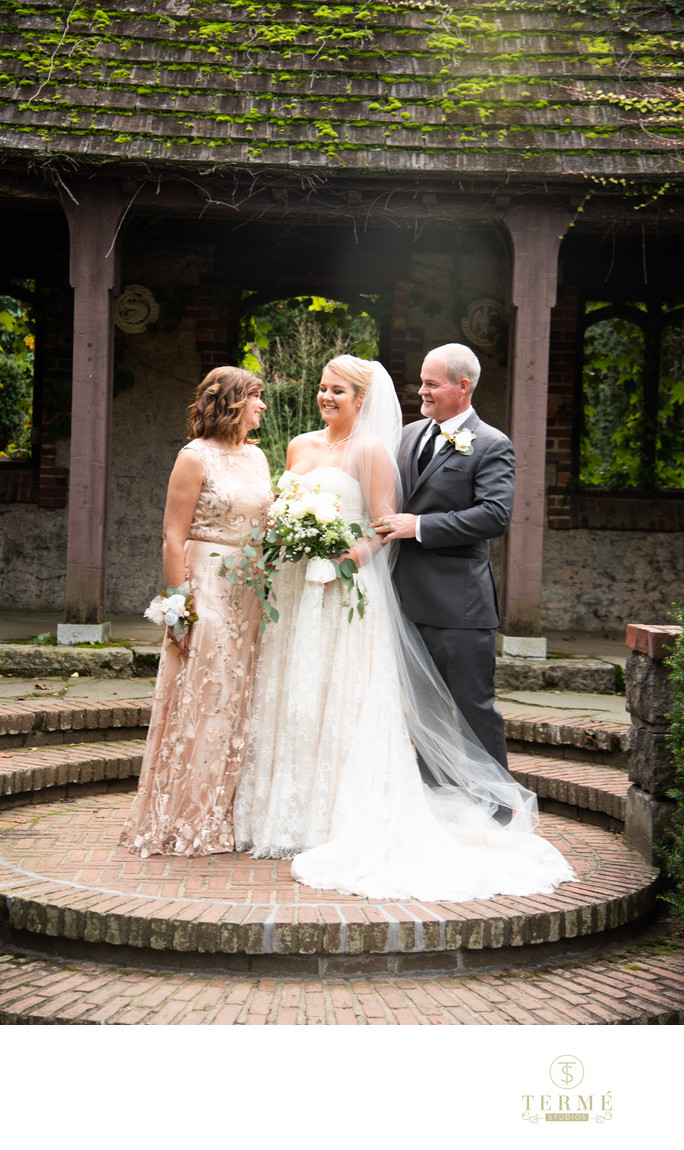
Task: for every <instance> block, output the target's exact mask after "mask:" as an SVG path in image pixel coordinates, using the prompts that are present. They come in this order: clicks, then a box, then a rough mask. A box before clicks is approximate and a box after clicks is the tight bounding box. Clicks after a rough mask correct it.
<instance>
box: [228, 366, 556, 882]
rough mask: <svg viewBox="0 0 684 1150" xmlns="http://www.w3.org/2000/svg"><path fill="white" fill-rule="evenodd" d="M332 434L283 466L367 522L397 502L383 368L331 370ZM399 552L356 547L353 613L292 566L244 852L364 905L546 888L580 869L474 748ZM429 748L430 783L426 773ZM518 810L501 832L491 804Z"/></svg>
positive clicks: (245, 815)
mask: <svg viewBox="0 0 684 1150" xmlns="http://www.w3.org/2000/svg"><path fill="white" fill-rule="evenodd" d="M318 405H319V408H320V411H321V416H322V418H323V421H324V423H325V424H326V426H325V427H324V429H323V430H322V431H316V432H311V433H309V434H307V435H302V436H299V437H298V438H297V439H294V440H293V441H292V443H291V444H290V446H289V449H288V457H287V467H288V471H290V472H292V473H294V474H295V475H296V476H297V478H298V479H299V481H300V482H301V483H302V484H303V485H305V486H307V487H310V488H311V489H315V488H316V487H320V488H321V489H324V490H326V491H332V492H333V493H334V494H336V495H338V496H339V498H340V500H341V503H342V514H343V515H344V516H345V518H347V519H348V520H350V521H353V522H358V523H361V524H365V525H367V524H369V523H372V522H374V521H376V520H378V519H380V520H381V519H382V517H383V515H388V514H390V513H392V512H393V511H394V510H396V508H397V504H398V493H399V487H398V478H397V471H396V465H395V462H394V460H395V456H396V452H397V449H398V446H399V439H400V435H401V411H400V408H399V403H398V401H397V398H396V394H395V391H394V386H393V384H392V381H391V379H390V377H389V376H388V374H387V372H386V371H385V370H384V368H382V367H381V365H380V364H374V363H368V362H366V361H364V360H360V359H357V358H356V357H353V356H340V357H338V358H336V359H334V360H331V361H330V363H328V364H327V366H326V367H325V369H324V371H323V375H322V378H321V383H320V387H319V392H318ZM392 546H393V545H392V544H389V545H385V546H384V547H383V546H382V544H381V541H380V538H379V537H378V536H376V537H375V538H371V539H361V540H359V541H358V542H357V544H356V545H355V547H354V548H353V550H352V551H351V552H350V555H351V557H352V558H353V559H354V560H355V561H356V562H357V565H358V567H359V576H358V578H359V582H360V586H361V588H362V590H363V592H364V594H365V597H366V608H365V611H364V614H363V617H359V616H358V614H354V615H353V617H352V618H351V621H350V620H349V604H348V603H347V601H346V593H345V591H344V589H343V587H342V585H341V583H340V582H339V580H333V581H332V582H329V583H328V584H326V586H325V589H323V588H322V587H321V586H320V584H316V583H313V582H309V581H308V580H307V564H306V562H305V561H300V562H299V563H296V564H286V565H285V567H284V568H282V569H281V572H280V574H279V576H278V579H277V581H276V587H275V589H276V593H277V605H278V610H279V612H280V619H279V621H278V623H277V624H274V625H272V626H269V627H268V628H267V631H266V634H265V635H264V640H263V644H262V649H261V655H260V658H259V664H258V668H257V676H256V682H255V690H254V700H253V712H252V734H251V736H250V741H249V745H248V749H247V753H246V756H245V763H244V768H243V773H242V775H241V778H240V783H239V786H238V792H237V796H236V803H235V834H236V846H237V848H238V849H246V850H251V852H252V853H253V855H254V856H255V857H257V858H262V857H270V858H292V859H293V862H292V874H293V875H294V877H295V878H296V879H298V880H299V881H301V882H303V883H306V885H308V886H310V887H314V888H325V889H335V890H339V891H341V892H343V893H345V894H346V893H351V894H357V895H360V896H365V897H368V898H408V897H413V898H420V899H425V900H429V901H434V900H436V899H449V900H455V901H462V900H465V899H470V898H487V897H491V896H493V895H495V894H511V895H525V894H532V893H537V892H549V891H551V890H553V889H554V888H555V887H556V886H557V885H558V884H559V883H560V882H563V881H564V880H567V879H572V878H573V877H574V876H573V871H572V869H571V867H570V866H569V864H568V863H567V862H566V860H565V859H564V857H563V856H562V855H561V854H560V853H559V851H557V850H556V849H555V847H553V846H552V845H551V844H550V843H547V842H546V841H544V840H543V839H542V838H540V837H538V836H537V835H535V834H534V833H533V832H534V827H535V824H536V820H537V816H536V799H535V796H534V795H532V794H531V793H530V792H529V791H526V790H524V789H523V788H522V787H520V786H518V784H517V783H516V782H515V781H514V780H513V779H512V777H511V776H510V775H509V774H508V772H507V771H505V770H504V768H503V767H501V766H500V764H499V763H497V762H495V761H494V760H493V759H492V758H491V756H490V755H489V754H488V753H487V752H486V751H485V750H484V749H483V748H482V746H481V745H480V744H479V743H478V742H477V741H476V740H475V737H474V736H473V735H472V734H471V733H470V732H469V730H468V729H467V727H466V725H465V723H464V721H463V720H462V718H461V717H460V716H459V715H458V714H457V713H456V711H455V708H454V704H453V700H452V698H451V695H450V694H449V692H448V690H447V688H446V686H445V684H444V683H443V682H442V680H441V679H440V677H439V675H438V673H437V672H436V670H435V668H434V664H433V663H432V661H431V659H430V656H429V654H428V652H427V650H426V648H425V647H424V645H423V643H422V640H421V639H420V637H419V635H418V633H417V631H416V630H415V628H414V627H413V626H412V624H410V623H409V622H408V621H407V620H406V619H405V618H404V616H403V615H402V612H401V610H400V608H399V605H398V602H397V598H396V594H395V592H394V588H393V584H392V579H391V548H392ZM418 755H419V756H420V760H421V764H422V768H423V773H424V774H426V775H427V777H428V778H429V784H430V785H428V784H427V783H425V782H424V781H423V778H422V777H421V769H420V768H419V765H418V758H417V756H418ZM502 810H505V811H506V812H507V817H508V820H509V821H508V823H507V825H506V826H502V825H500V823H499V822H498V821H497V819H496V817H495V816H496V815H497V813H499V818H501V813H500V812H501V811H502Z"/></svg>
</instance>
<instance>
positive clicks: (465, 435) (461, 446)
mask: <svg viewBox="0 0 684 1150" xmlns="http://www.w3.org/2000/svg"><path fill="white" fill-rule="evenodd" d="M442 435H443V436H444V438H445V439H447V440H448V441H449V443H450V444H451V446H452V447H453V448H454V450H455V451H459V452H460V453H461V455H472V454H473V452H474V450H475V448H474V447H473V440H474V439H477V436H476V435H475V434H474V432H472V431H469V430H468V428H467V427H461V428H460V429H459V430H458V431H451V432H449V431H443V432H442ZM448 450H449V448H448V447H443V448H442V450H441V451H440V453H439V454H440V455H443V454H444V452H445V451H448Z"/></svg>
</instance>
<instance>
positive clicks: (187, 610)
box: [144, 583, 199, 639]
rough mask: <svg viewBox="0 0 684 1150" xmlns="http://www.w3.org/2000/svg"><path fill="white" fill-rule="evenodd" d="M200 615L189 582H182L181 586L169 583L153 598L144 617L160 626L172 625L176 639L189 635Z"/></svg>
mask: <svg viewBox="0 0 684 1150" xmlns="http://www.w3.org/2000/svg"><path fill="white" fill-rule="evenodd" d="M198 617H199V616H198V615H197V612H196V611H195V609H194V599H193V597H192V595H191V594H190V584H189V583H182V584H181V586H180V587H173V586H172V585H171V584H169V586H168V587H167V588H166V589H165V590H163V591H161V592H160V594H159V595H157V596H156V597H155V598H154V599H153V600H152V602H151V603H150V605H149V607H148V608H147V610H146V611H145V613H144V618H145V619H150V620H151V621H152V622H153V623H156V624H157V626H158V627H163V626H166V627H171V628H172V630H173V635H174V638H175V639H182V638H183V636H184V635H187V633H188V631H189V630H190V628H191V627H192V625H193V623H196V622H197V619H198Z"/></svg>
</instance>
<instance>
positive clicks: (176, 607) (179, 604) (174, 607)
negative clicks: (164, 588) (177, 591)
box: [164, 595, 185, 614]
mask: <svg viewBox="0 0 684 1150" xmlns="http://www.w3.org/2000/svg"><path fill="white" fill-rule="evenodd" d="M184 608H185V595H169V597H168V599H166V600H165V602H164V609H165V611H166V612H167V614H168V612H169V611H176V612H178V614H180V613H181V612H182V611H183V609H184Z"/></svg>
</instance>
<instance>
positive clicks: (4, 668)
mask: <svg viewBox="0 0 684 1150" xmlns="http://www.w3.org/2000/svg"><path fill="white" fill-rule="evenodd" d="M158 666H159V648H158V647H146V646H140V647H135V646H133V645H132V644H124V645H122V646H111V647H53V646H49V645H48V646H45V647H43V646H41V645H36V644H34V643H0V675H13V676H17V677H19V678H31V677H32V676H34V675H37V676H46V677H55V676H57V677H58V676H63V677H64V678H65V679H66V678H68V676H69V675H73V674H78V675H93V676H96V677H97V678H101V679H130V678H134V677H139V676H143V677H145V678H147V677H148V676H154V675H156V674H157V667H158Z"/></svg>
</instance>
